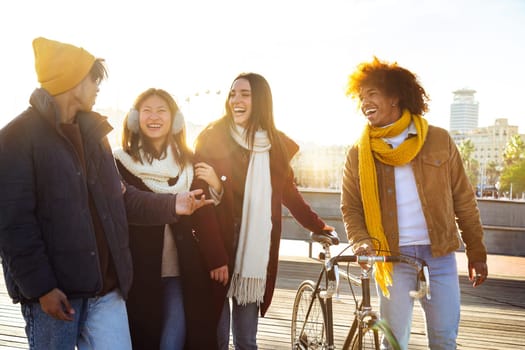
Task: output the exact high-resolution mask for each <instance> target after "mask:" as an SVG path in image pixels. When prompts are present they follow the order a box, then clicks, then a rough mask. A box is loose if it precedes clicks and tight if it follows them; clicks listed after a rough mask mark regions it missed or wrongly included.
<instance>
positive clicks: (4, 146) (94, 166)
mask: <svg viewBox="0 0 525 350" xmlns="http://www.w3.org/2000/svg"><path fill="white" fill-rule="evenodd" d="M30 103H31V107H29V108H28V109H27V110H26V111H25V112H23V113H22V114H21V115H19V116H18V117H17V118H15V119H14V120H13V121H11V122H10V123H9V124H8V125H7V126H5V127H4V128H3V129H2V130H1V131H0V169H1V176H0V256H1V257H2V264H3V268H4V276H5V279H6V285H7V289H8V292H9V295H10V296H11V298H12V299H13V301H14V302H28V301H33V300H36V299H37V298H39V297H40V296H42V295H44V294H46V293H47V292H49V291H50V290H52V289H53V288H59V289H60V290H62V291H63V292H64V293H66V295H67V296H68V297H70V298H74V297H92V296H95V295H96V294H97V293H98V292H99V291H100V289H101V288H102V275H101V271H100V266H99V258H98V252H97V243H96V239H95V233H94V228H93V221H92V217H91V213H90V208H89V200H88V199H89V193H91V196H92V198H93V201H94V205H95V207H96V209H97V213H98V216H99V217H100V221H101V224H102V227H103V230H104V232H105V235H106V240H107V243H108V246H109V250H110V253H111V258H112V261H113V263H114V266H115V270H116V272H117V277H118V283H119V287H120V289H121V292H122V294H123V296H124V297H126V295H127V293H128V291H129V288H130V285H131V282H132V265H131V256H130V252H129V246H128V219H127V216H128V217H129V220H130V221H131V222H137V223H145V224H153V223H171V222H175V221H176V220H177V216H176V214H175V197H174V196H172V195H158V194H153V193H145V192H141V191H138V190H136V189H135V188H133V187H130V186H128V188H127V191H126V194H125V195H124V196H123V195H122V191H121V181H120V177H119V174H118V171H117V169H116V166H115V161H114V159H113V155H112V151H111V148H110V145H109V143H108V140H107V134H108V133H109V132H110V131H111V130H112V128H111V126H110V125H109V124H108V123H107V120H106V118H105V117H102V116H101V115H99V114H97V113H94V112H86V113H79V114H78V115H77V123H78V125H79V128H80V132H81V135H82V141H83V148H84V154H85V162H86V173H84V171H83V170H82V164H81V162H80V160H79V158H78V156H77V153H76V151H75V149H74V147H73V145H72V144H71V143H70V142H69V140H68V139H67V138H66V137H65V136H64V135H63V134H62V132H61V130H60V126H59V119H58V110H57V108H56V105H55V103H54V100H53V99H52V97H51V96H50V95H49V94H48V93H47V92H46V91H45V90H42V89H37V90H35V91H34V92H33V94H32V95H31V99H30Z"/></svg>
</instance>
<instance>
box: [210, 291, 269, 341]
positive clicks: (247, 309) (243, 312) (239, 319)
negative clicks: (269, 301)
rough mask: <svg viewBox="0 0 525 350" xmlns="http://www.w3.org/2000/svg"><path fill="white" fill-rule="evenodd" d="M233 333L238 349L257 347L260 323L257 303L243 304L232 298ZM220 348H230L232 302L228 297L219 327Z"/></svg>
mask: <svg viewBox="0 0 525 350" xmlns="http://www.w3.org/2000/svg"><path fill="white" fill-rule="evenodd" d="M232 304H233V305H232V310H231V318H232V333H233V345H234V346H235V349H236V350H255V349H257V326H258V324H259V307H258V306H257V304H256V303H251V304H247V305H244V306H241V305H239V304H237V301H236V300H235V298H232ZM217 338H218V343H219V349H220V350H228V344H229V343H230V302H229V299H228V298H226V300H225V302H224V308H223V309H222V313H221V318H220V320H219V325H218V328H217Z"/></svg>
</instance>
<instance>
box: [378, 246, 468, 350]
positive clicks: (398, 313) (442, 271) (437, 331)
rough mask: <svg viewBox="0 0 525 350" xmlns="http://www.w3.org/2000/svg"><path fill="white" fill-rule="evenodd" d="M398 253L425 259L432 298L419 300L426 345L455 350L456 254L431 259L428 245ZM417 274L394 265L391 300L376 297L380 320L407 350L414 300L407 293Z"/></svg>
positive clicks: (412, 268) (414, 271) (456, 319)
mask: <svg viewBox="0 0 525 350" xmlns="http://www.w3.org/2000/svg"><path fill="white" fill-rule="evenodd" d="M400 251H401V254H405V255H410V256H415V257H418V258H422V259H424V260H425V261H426V262H427V264H428V266H429V270H430V293H431V299H430V300H427V299H426V297H423V298H422V299H420V304H421V307H422V309H423V312H424V316H425V324H426V329H427V336H428V345H429V348H430V349H432V350H452V349H456V338H457V335H458V327H459V313H460V290H459V280H458V272H457V265H456V255H455V253H450V254H448V255H445V256H441V257H436V258H434V257H432V253H431V251H430V246H429V245H415V246H404V247H400ZM416 275H417V271H416V269H415V268H414V267H412V266H411V265H408V264H403V263H397V264H394V273H393V276H392V277H393V285H392V287H390V288H389V290H390V299H387V298H385V297H384V296H383V294H382V292H381V289H380V288H379V287H378V288H377V293H378V295H379V303H380V312H381V318H382V319H384V320H386V322H387V323H388V324H389V326H390V328H391V329H392V331H393V332H394V335H395V336H396V338H397V340H398V342H399V345H400V346H401V348H402V349H408V340H409V337H410V327H411V324H412V311H413V308H414V299H413V298H412V297H410V296H409V295H408V292H409V291H411V290H415V289H416Z"/></svg>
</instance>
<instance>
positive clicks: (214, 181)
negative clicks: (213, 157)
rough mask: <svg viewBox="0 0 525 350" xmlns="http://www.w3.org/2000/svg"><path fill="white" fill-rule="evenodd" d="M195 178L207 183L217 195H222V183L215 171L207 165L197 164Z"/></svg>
mask: <svg viewBox="0 0 525 350" xmlns="http://www.w3.org/2000/svg"><path fill="white" fill-rule="evenodd" d="M195 177H197V179H199V180H203V181H206V183H207V184H208V185H210V186H211V187H212V188H213V190H214V191H215V192H216V193H221V191H222V183H221V181H220V180H219V177H218V176H217V173H216V172H215V169H213V167H212V166H211V165H209V164H207V163H204V162H199V163H196V164H195Z"/></svg>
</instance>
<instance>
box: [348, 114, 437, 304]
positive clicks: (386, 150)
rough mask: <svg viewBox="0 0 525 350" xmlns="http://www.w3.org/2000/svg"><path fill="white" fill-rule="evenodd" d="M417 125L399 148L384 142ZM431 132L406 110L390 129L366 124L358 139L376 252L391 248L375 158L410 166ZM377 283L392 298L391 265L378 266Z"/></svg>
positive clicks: (364, 194)
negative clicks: (382, 220) (386, 231)
mask: <svg viewBox="0 0 525 350" xmlns="http://www.w3.org/2000/svg"><path fill="white" fill-rule="evenodd" d="M411 121H413V122H414V126H415V128H416V130H417V136H416V137H410V138H407V139H406V140H405V141H403V143H402V144H400V145H399V146H398V147H396V148H392V147H390V145H389V144H388V143H387V142H386V141H384V140H383V139H384V138H389V137H394V136H397V135H399V134H401V132H403V130H405V129H406V128H408V126H409V125H410V122H411ZM427 132H428V123H427V121H426V120H425V119H424V118H423V117H421V116H419V115H412V114H410V112H409V111H408V110H406V109H405V110H403V114H402V116H401V118H399V119H398V120H397V121H396V122H395V123H393V124H391V125H389V126H387V127H381V128H380V127H374V126H370V125H367V126H366V127H365V130H364V132H363V134H362V135H361V138H360V140H359V145H358V147H359V179H360V181H361V187H360V189H361V198H362V201H363V209H364V213H365V223H366V227H367V230H368V233H369V234H370V236H371V237H372V238H374V240H373V243H374V247H375V248H376V249H381V250H383V251H386V254H388V251H389V246H388V241H387V239H386V236H385V232H384V229H383V224H382V222H381V207H380V203H379V191H378V187H377V174H376V167H375V163H374V157H375V158H376V159H377V160H379V161H380V162H382V163H385V164H388V165H392V166H400V165H404V164H407V163H408V162H410V161H411V160H412V159H414V157H415V156H416V155H417V154H418V153H419V151H420V150H421V147H423V143H424V142H425V138H426V136H427ZM375 274H376V282H377V283H378V284H379V287H380V288H381V290H382V291H383V295H385V296H386V297H389V296H390V292H389V291H388V286H391V285H392V265H391V264H389V263H378V264H377V265H376V271H375Z"/></svg>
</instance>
